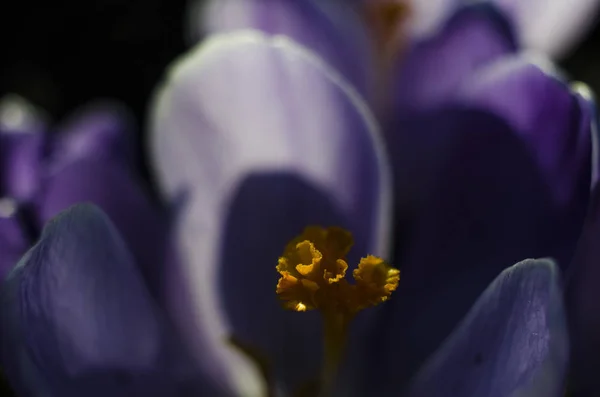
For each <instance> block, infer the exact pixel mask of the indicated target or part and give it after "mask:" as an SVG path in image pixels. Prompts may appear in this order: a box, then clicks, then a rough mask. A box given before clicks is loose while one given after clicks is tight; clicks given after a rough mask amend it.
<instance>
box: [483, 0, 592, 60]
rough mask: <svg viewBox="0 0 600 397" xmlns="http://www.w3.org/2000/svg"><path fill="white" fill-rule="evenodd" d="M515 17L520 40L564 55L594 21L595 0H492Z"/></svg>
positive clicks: (554, 53)
mask: <svg viewBox="0 0 600 397" xmlns="http://www.w3.org/2000/svg"><path fill="white" fill-rule="evenodd" d="M494 2H495V3H496V4H498V5H499V7H500V8H502V10H503V11H505V12H506V13H507V14H508V15H509V17H510V18H511V20H513V21H515V23H516V25H517V28H518V29H517V30H518V31H519V36H520V40H521V41H522V42H523V44H524V45H525V46H526V47H529V48H534V49H536V50H538V51H542V52H544V53H546V54H549V55H552V56H554V57H562V56H565V55H568V53H569V50H571V49H572V47H573V46H574V45H575V44H577V42H578V41H580V40H581V39H583V38H584V37H585V36H584V35H585V33H586V32H587V31H589V30H590V29H591V28H592V27H593V26H594V22H595V21H596V18H597V15H598V7H599V5H600V2H599V1H598V0H572V1H568V2H564V1H544V0H527V1H523V0H494Z"/></svg>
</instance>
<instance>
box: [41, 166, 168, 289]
mask: <svg viewBox="0 0 600 397" xmlns="http://www.w3.org/2000/svg"><path fill="white" fill-rule="evenodd" d="M37 200H38V201H37V211H38V216H39V222H40V225H42V224H44V223H45V222H46V221H48V220H49V219H51V218H52V217H54V216H56V215H57V214H58V213H59V212H61V211H62V210H64V209H65V208H68V207H69V206H71V205H73V204H76V203H79V202H85V201H89V202H92V203H94V204H95V205H97V206H98V207H100V208H101V209H102V210H103V211H104V212H106V214H107V215H108V216H109V217H110V219H111V220H113V222H114V224H115V226H116V227H117V229H118V230H119V232H120V233H121V234H122V235H123V238H124V239H125V241H126V242H127V245H128V246H129V247H130V249H131V251H132V252H133V254H134V256H135V258H136V261H137V263H138V264H139V265H140V268H141V270H142V273H143V274H144V276H145V277H146V279H147V281H148V282H149V283H150V286H151V290H152V292H153V293H158V290H159V289H160V283H161V282H162V272H163V271H164V270H165V269H164V268H163V265H164V260H165V249H166V248H165V245H166V234H167V230H166V224H165V222H164V219H163V217H162V214H161V212H160V208H159V207H158V206H157V205H156V204H155V203H153V202H152V201H151V200H150V197H149V195H148V192H147V191H146V190H145V189H144V187H143V186H142V184H141V181H140V180H139V178H136V175H135V174H133V173H132V172H131V171H130V170H129V169H128V168H126V167H124V166H121V164H119V163H117V162H109V161H105V160H101V159H95V158H93V157H88V158H83V159H79V160H77V161H72V162H71V163H69V164H66V165H64V166H62V167H61V168H58V169H55V170H54V171H53V172H51V173H50V174H49V175H47V176H46V178H45V180H44V189H43V191H42V192H40V195H39V197H38V198H37Z"/></svg>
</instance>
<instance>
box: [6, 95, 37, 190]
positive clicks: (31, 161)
mask: <svg viewBox="0 0 600 397" xmlns="http://www.w3.org/2000/svg"><path fill="white" fill-rule="evenodd" d="M45 129H46V125H45V117H44V115H43V114H42V113H41V112H40V111H39V110H38V109H36V108H35V107H34V106H33V105H31V104H30V103H28V102H27V101H26V100H24V99H23V98H21V97H19V96H16V95H9V96H6V97H4V98H2V100H0V197H11V198H13V199H17V200H21V201H29V200H31V199H32V198H33V197H34V195H35V193H36V191H37V188H38V186H39V179H40V175H41V168H42V166H43V164H42V163H43V156H44V145H45V135H44V133H45V132H46V131H45Z"/></svg>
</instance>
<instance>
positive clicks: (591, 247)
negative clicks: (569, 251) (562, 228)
mask: <svg viewBox="0 0 600 397" xmlns="http://www.w3.org/2000/svg"><path fill="white" fill-rule="evenodd" d="M599 239H600V188H599V187H598V186H596V188H595V191H594V194H593V200H592V203H591V205H590V210H589V213H588V217H587V221H586V224H585V227H584V229H583V233H582V236H581V240H580V241H579V246H578V247H577V252H576V254H575V257H574V259H573V263H572V264H571V267H570V268H569V272H568V273H567V299H566V300H567V308H568V312H569V317H570V318H569V320H570V326H571V329H570V332H571V341H572V342H571V343H572V345H573V349H572V350H573V369H572V374H573V379H572V384H570V385H569V386H570V388H572V389H573V390H572V391H573V392H576V393H577V392H578V393H581V394H577V395H596V394H598V393H599V392H600V379H598V372H597V369H598V366H599V365H600V356H599V355H598V354H596V352H597V351H599V350H598V349H600V297H599V296H598V292H599V290H598V285H599V284H598V283H600V267H599V266H598V263H599V260H600V244H598V242H599Z"/></svg>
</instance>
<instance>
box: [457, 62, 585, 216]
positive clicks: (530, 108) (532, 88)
mask: <svg viewBox="0 0 600 397" xmlns="http://www.w3.org/2000/svg"><path fill="white" fill-rule="evenodd" d="M557 74H558V72H557V71H555V70H554V66H553V65H552V64H551V63H550V62H549V61H546V60H544V59H542V58H538V59H532V58H530V57H527V56H522V55H520V56H514V57H506V58H504V59H502V60H500V61H497V62H495V63H494V64H493V65H491V66H489V67H488V68H486V69H485V70H482V71H480V72H479V73H478V74H477V75H476V76H475V77H473V78H472V79H470V80H469V82H468V83H467V84H466V85H465V87H463V89H462V90H461V94H460V98H459V100H460V101H461V102H462V103H464V104H466V105H467V106H471V107H473V108H477V109H482V110H487V111H489V112H491V113H494V114H497V115H498V116H500V117H501V118H503V119H504V120H506V121H507V122H508V123H509V124H510V126H511V127H512V128H513V129H514V131H515V132H516V133H517V134H518V135H519V137H520V138H521V139H522V140H523V142H524V143H525V144H526V145H527V146H528V147H529V151H530V152H531V154H532V157H533V158H535V160H536V162H537V163H538V166H539V168H540V169H541V170H542V172H543V174H544V176H545V177H546V180H547V181H546V183H547V185H548V186H549V187H550V189H552V191H553V193H554V199H555V202H556V203H557V205H559V206H561V207H566V208H567V207H580V208H585V207H586V206H587V202H588V198H589V190H590V184H591V180H590V178H591V176H590V170H591V153H592V120H593V114H592V111H593V109H592V107H591V106H589V104H588V103H586V102H587V101H591V98H585V97H582V95H581V94H580V93H578V92H571V91H570V90H569V87H568V86H567V85H566V84H565V83H564V82H562V81H560V80H559V79H558V77H557ZM579 87H581V85H579ZM578 90H579V91H580V92H583V93H585V92H589V90H586V89H585V88H584V87H583V88H579V89H578ZM594 122H595V120H594Z"/></svg>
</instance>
